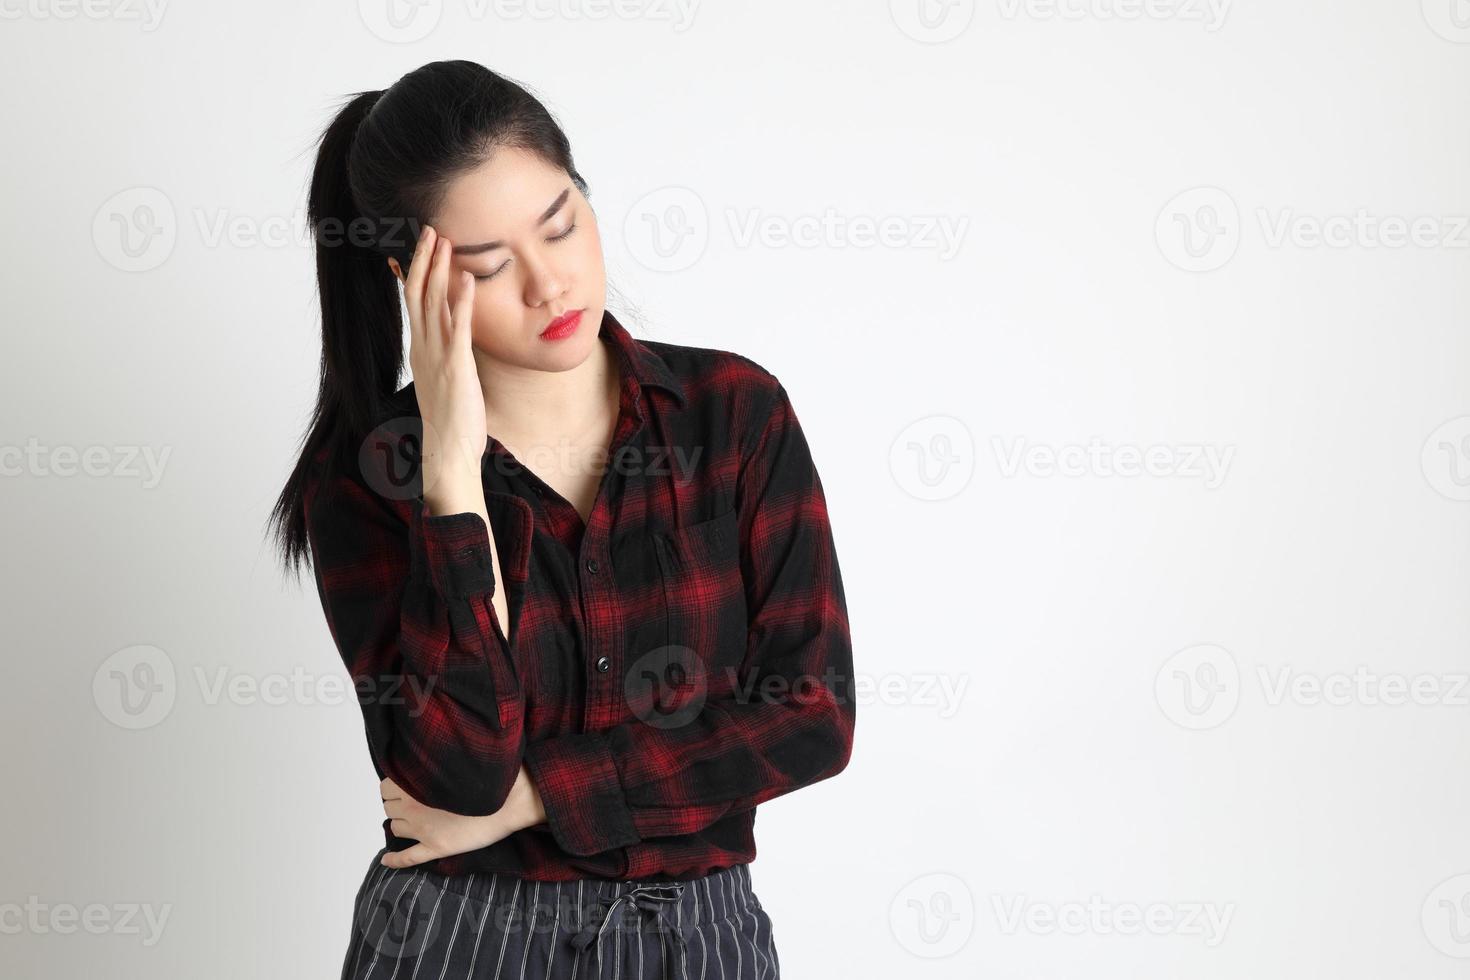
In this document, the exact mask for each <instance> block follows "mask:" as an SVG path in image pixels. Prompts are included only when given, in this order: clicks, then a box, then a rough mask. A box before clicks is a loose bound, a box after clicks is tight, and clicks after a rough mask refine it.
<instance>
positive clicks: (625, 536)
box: [272, 61, 855, 980]
mask: <svg viewBox="0 0 1470 980" xmlns="http://www.w3.org/2000/svg"><path fill="white" fill-rule="evenodd" d="M586 190H587V185H586V184H585V182H584V181H583V179H582V177H581V176H580V175H579V174H578V172H577V170H576V168H575V167H574V166H573V163H572V156H571V152H570V149H569V147H568V142H567V139H566V136H565V135H564V134H563V132H562V130H561V129H560V127H559V126H558V125H557V124H556V122H555V121H554V120H553V119H552V117H551V115H550V114H549V113H548V112H547V110H546V109H545V107H544V106H543V105H542V104H541V103H540V102H539V101H537V100H536V99H535V98H533V97H532V96H531V95H530V94H528V93H527V92H526V91H525V90H524V89H523V88H521V87H520V86H519V85H517V84H515V83H514V82H512V81H509V80H507V79H505V78H503V77H501V76H499V75H496V74H495V73H493V72H491V71H489V70H487V69H485V68H484V67H482V66H480V65H477V64H474V63H472V62H467V61H449V62H435V63H433V64H429V65H425V66H424V67H422V68H420V69H418V70H416V71H413V72H411V73H409V74H408V75H405V76H404V77H403V78H401V79H399V81H398V82H397V83H395V84H394V85H393V86H392V87H391V88H389V89H387V90H386V91H382V92H366V93H362V94H360V95H358V96H357V97H355V98H354V99H352V100H351V101H350V102H348V103H347V104H346V105H345V106H344V107H343V108H342V110H341V111H340V113H339V114H338V116H337V117H336V119H335V120H333V122H332V123H331V124H330V126H329V127H328V128H327V129H326V131H325V133H324V134H323V137H322V141H321V146H320V150H319V155H318V158H317V161H316V166H315V171H314V174H313V177H312V185H311V193H310V202H309V216H310V218H311V221H312V227H313V229H314V232H315V233H316V236H317V237H316V242H317V277H318V286H319V290H320V294H321V309H322V338H323V352H322V373H321V380H320V388H319V392H318V402H317V405H316V410H315V413H314V415H313V419H312V423H311V426H310V430H309V433H308V435H307V438H306V441H305V444H304V448H303V451H302V453H301V457H300V460H299V461H298V463H297V465H296V468H295V470H294V471H293V473H292V475H291V478H290V481H289V483H288V484H287V486H286V488H285V490H284V491H283V492H282V495H281V498H280V500H279V501H278V502H277V505H276V510H275V512H274V513H273V515H272V517H273V520H275V521H276V522H277V527H278V530H279V534H280V539H281V542H282V545H283V549H284V553H285V556H286V561H287V564H288V566H289V567H293V568H299V564H300V562H301V560H302V559H303V558H305V557H306V553H307V552H308V551H309V552H310V558H311V563H312V566H313V569H314V575H315V578H316V584H317V590H318V594H319V596H320V598H321V601H322V608H323V611H324V612H325V614H326V619H327V624H328V626H329V628H330V632H331V634H332V637H333V640H334V641H335V643H336V645H337V647H338V649H339V651H340V653H341V655H342V658H343V661H344V662H345V664H346V666H347V669H348V671H349V673H350V674H351V675H352V677H353V680H354V683H355V684H356V686H357V692H358V700H359V703H360V705H361V707H362V711H363V718H364V723H365V729H366V734H367V741H368V748H369V751H370V753H371V756H372V760H373V765H374V768H375V769H376V771H377V774H378V776H379V778H380V780H381V783H380V788H381V790H382V792H381V794H380V795H381V797H382V800H383V812H384V813H385V814H386V817H387V819H386V820H385V821H384V823H383V829H384V834H385V841H386V844H385V846H384V847H383V848H382V849H381V850H380V851H379V852H378V853H377V854H376V855H374V858H373V861H372V863H371V865H370V867H369V868H368V870H367V874H366V875H365V877H364V879H363V881H362V884H361V887H360V888H359V890H358V901H357V905H356V908H355V910H354V918H353V932H352V941H351V944H350V946H349V948H348V950H347V955H346V959H345V962H344V964H343V971H342V976H343V978H366V977H380V976H381V977H387V976H392V975H401V976H409V975H414V976H425V977H455V978H473V977H492V976H501V975H503V974H504V975H514V976H517V977H563V976H565V977H572V976H584V977H592V976H598V977H601V976H609V977H614V976H615V977H655V976H658V977H662V976H686V975H687V976H724V977H726V978H729V980H735V978H738V977H748V978H756V977H772V978H774V977H777V976H778V975H779V961H778V958H777V955H776V949H775V944H774V942H773V937H772V927H771V921H770V919H769V918H768V917H767V915H766V913H765V911H764V910H763V909H762V907H761V903H760V901H759V900H758V899H757V898H756V896H755V894H754V892H753V890H752V888H751V877H750V862H751V861H752V860H753V859H754V857H755V842H754V837H753V828H754V821H755V808H756V806H757V804H759V803H762V802H764V801H766V800H769V799H772V798H774V797H776V796H780V795H782V794H785V793H789V792H791V791H792V790H794V789H797V788H800V787H802V786H806V785H810V784H812V783H814V782H817V781H819V780H822V779H826V778H828V777H830V776H833V775H835V774H836V773H838V772H840V771H841V770H842V769H843V768H844V767H845V766H846V765H847V762H848V758H849V756H850V754H851V750H852V738H853V725H854V719H855V705H854V699H853V684H852V655H851V646H850V641H849V635H848V619H847V608H846V601H845V598H844V595H843V589H842V580H841V575H840V573H839V570H838V565H837V556H836V553H835V550H834V547H833V539H832V533H831V527H830V523H829V521H828V516H827V510H826V504H825V499H824V496H823V491H822V485H821V481H820V479H819V478H818V476H817V472H816V469H815V467H814V466H813V462H812V457H811V454H810V451H809V448H808V446H807V443H806V440H805V437H804V436H803V434H802V430H801V428H800V425H799V424H798V422H797V418H796V414H795V412H794V411H793V409H792V406H791V401H790V399H789V397H788V395H787V392H786V390H785V388H784V386H783V385H782V384H781V382H780V381H778V380H777V379H776V378H775V376H773V375H772V374H771V373H770V372H768V371H766V370H765V369H764V368H763V367H761V366H760V365H758V364H756V363H755V362H753V361H751V360H749V359H748V358H745V357H742V356H740V355H738V354H734V353H730V352H726V351H719V350H711V349H705V348H697V347H688V346H682V345H677V344H670V343H659V342H652V341H639V340H635V339H634V338H633V337H632V336H631V335H630V334H629V333H628V332H627V330H626V329H625V328H624V327H623V326H622V324H621V323H619V321H618V320H617V319H616V318H615V317H614V316H613V315H612V314H611V313H609V312H608V311H607V310H606V309H605V305H604V304H605V291H606V281H605V276H604V269H603V257H602V250H601V244H600V241H599V237H598V225H597V220H596V217H595V215H594V214H593V211H592V208H591V205H590V204H589V203H588V200H587V198H586V196H585V195H586ZM400 290H401V293H402V297H403V305H404V306H406V308H407V311H408V319H409V335H410V349H409V358H408V359H409V366H410V369H411V372H412V376H413V381H412V382H411V383H410V384H408V385H406V386H405V387H403V388H401V389H399V388H398V382H399V375H400V372H401V370H402V367H403V340H402V337H403V323H402V318H401V313H400ZM584 456H590V457H594V462H593V463H592V465H586V464H585V463H584V461H583V458H582V457H584Z"/></svg>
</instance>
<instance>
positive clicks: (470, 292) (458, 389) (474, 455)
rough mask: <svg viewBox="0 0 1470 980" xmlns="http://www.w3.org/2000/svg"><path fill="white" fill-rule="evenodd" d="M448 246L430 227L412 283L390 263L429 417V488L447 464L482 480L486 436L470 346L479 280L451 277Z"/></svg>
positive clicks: (412, 267)
mask: <svg viewBox="0 0 1470 980" xmlns="http://www.w3.org/2000/svg"><path fill="white" fill-rule="evenodd" d="M451 248H452V244H451V243H450V241H449V240H448V239H447V238H443V237H441V236H439V235H438V234H436V233H435V231H434V229H433V228H431V227H429V226H428V225H425V226H424V232H423V234H422V235H420V236H419V240H418V245H417V247H416V248H415V249H414V253H413V258H412V260H410V262H409V267H408V277H407V278H404V276H403V271H402V269H401V268H400V267H399V265H398V263H397V262H396V261H393V260H392V259H390V260H389V261H390V262H391V263H392V267H393V271H394V274H395V275H397V276H398V277H399V279H400V280H401V281H402V282H403V291H404V299H405V302H406V305H407V306H408V321H409V351H408V363H409V369H410V370H411V371H412V373H413V382H414V385H413V386H414V391H415V393H416V394H417V396H418V403H419V414H420V415H421V416H422V417H423V420H424V447H423V448H424V455H425V470H426V472H425V480H426V483H425V485H426V486H428V485H429V476H430V475H431V474H438V473H441V472H443V471H444V468H445V467H446V466H449V467H453V468H454V471H455V472H461V473H462V472H470V473H474V474H476V476H477V478H478V474H479V472H480V459H481V457H482V456H483V455H484V453H485V443H486V440H487V438H488V433H487V432H486V427H485V396H484V392H483V391H482V390H481V389H480V376H479V372H477V371H476V370H475V357H474V353H473V347H472V346H471V344H470V339H471V329H470V320H471V314H472V312H473V310H474V302H475V277H474V276H472V275H470V273H468V272H460V273H457V274H456V273H453V272H451V267H452V265H453V256H452V254H451Z"/></svg>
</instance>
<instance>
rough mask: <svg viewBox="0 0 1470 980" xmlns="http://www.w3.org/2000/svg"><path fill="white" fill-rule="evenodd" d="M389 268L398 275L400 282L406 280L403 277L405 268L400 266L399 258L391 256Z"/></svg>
mask: <svg viewBox="0 0 1470 980" xmlns="http://www.w3.org/2000/svg"><path fill="white" fill-rule="evenodd" d="M388 268H390V269H392V270H393V274H394V275H395V276H397V277H398V281H399V282H403V281H404V279H403V270H402V269H401V268H399V266H398V260H397V259H394V258H390V259H389V260H388Z"/></svg>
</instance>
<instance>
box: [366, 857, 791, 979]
mask: <svg viewBox="0 0 1470 980" xmlns="http://www.w3.org/2000/svg"><path fill="white" fill-rule="evenodd" d="M387 850H388V849H387V848H386V847H384V848H383V849H382V850H380V851H378V853H377V854H375V855H373V860H372V863H371V864H370V865H369V868H368V872H367V874H366V876H365V877H364V878H363V881H362V885H361V886H360V887H359V889H358V892H357V900H356V902H355V904H354V912H353V920H352V938H351V942H350V943H349V945H348V949H347V956H346V958H345V960H344V961H343V964H342V980H390V978H392V980H415V978H418V980H478V978H482V977H483V978H490V977H496V978H517V980H533V978H558V980H594V978H608V980H643V978H648V980H779V977H780V975H781V964H780V960H779V959H778V957H777V955H776V945H775V941H774V937H773V935H772V930H771V920H770V918H769V917H768V916H767V915H766V912H765V910H764V909H763V908H762V907H761V903H760V900H759V899H758V898H756V895H755V892H754V890H753V889H752V887H751V878H750V865H749V864H735V865H731V866H730V867H727V868H721V869H720V870H718V871H714V872H711V873H709V874H707V875H704V876H703V877H699V878H693V879H688V880H682V881H678V880H674V881H670V880H656V879H623V880H618V879H610V878H578V879H575V880H570V881H538V880H535V879H526V878H519V877H516V876H514V875H509V874H502V873H499V872H488V873H483V874H474V873H472V874H469V875H441V874H438V873H437V872H434V871H430V870H429V869H428V868H427V867H426V866H424V865H418V866H415V867H411V868H386V867H384V866H383V865H381V864H380V863H379V858H381V857H382V855H383V854H384V853H386V852H387Z"/></svg>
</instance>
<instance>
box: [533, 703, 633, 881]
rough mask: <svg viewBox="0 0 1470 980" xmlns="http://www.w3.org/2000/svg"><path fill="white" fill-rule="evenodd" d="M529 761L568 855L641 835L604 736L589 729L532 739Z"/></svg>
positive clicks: (616, 844) (623, 844)
mask: <svg viewBox="0 0 1470 980" xmlns="http://www.w3.org/2000/svg"><path fill="white" fill-rule="evenodd" d="M525 763H526V769H527V770H528V771H529V772H530V773H531V781H532V782H533V783H535V784H536V792H537V793H539V794H540V795H541V802H542V805H543V806H544V807H545V808H546V822H547V823H548V824H549V825H550V827H551V835H552V837H553V838H555V840H556V843H557V844H558V845H559V846H560V847H561V849H562V850H564V851H566V852H567V853H568V854H577V855H588V854H599V853H601V852H603V851H609V850H612V849H613V848H615V847H626V846H628V845H629V844H636V843H638V841H640V840H641V839H642V838H641V837H639V835H638V831H637V829H636V828H635V827H634V826H633V813H632V811H631V810H629V809H628V802H627V800H626V799H625V798H624V796H623V786H622V783H621V781H620V780H619V778H618V769H617V765H616V763H614V761H613V756H612V749H611V747H610V746H609V744H608V740H607V736H606V735H603V734H600V733H596V732H589V733H587V734H578V735H562V736H559V737H556V738H548V739H542V740H539V741H535V742H531V743H530V744H528V745H527V746H526V752H525Z"/></svg>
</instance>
